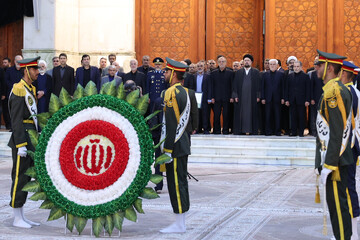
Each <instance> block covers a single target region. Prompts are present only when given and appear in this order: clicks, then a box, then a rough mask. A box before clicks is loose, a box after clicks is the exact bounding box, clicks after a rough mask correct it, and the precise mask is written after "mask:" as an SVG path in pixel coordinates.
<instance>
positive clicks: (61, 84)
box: [52, 53, 75, 96]
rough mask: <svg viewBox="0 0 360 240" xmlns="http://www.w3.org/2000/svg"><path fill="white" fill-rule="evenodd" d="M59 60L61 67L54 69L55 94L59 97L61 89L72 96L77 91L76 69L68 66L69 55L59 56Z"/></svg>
mask: <svg viewBox="0 0 360 240" xmlns="http://www.w3.org/2000/svg"><path fill="white" fill-rule="evenodd" d="M59 60H60V66H57V67H55V68H54V69H53V84H52V86H53V93H54V94H55V95H56V96H59V94H60V91H61V88H65V89H66V91H68V93H69V94H70V95H73V93H74V90H75V88H74V86H75V76H74V68H72V67H70V66H68V65H67V64H66V61H67V55H66V54H65V53H61V54H60V55H59Z"/></svg>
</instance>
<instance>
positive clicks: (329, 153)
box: [315, 51, 353, 239]
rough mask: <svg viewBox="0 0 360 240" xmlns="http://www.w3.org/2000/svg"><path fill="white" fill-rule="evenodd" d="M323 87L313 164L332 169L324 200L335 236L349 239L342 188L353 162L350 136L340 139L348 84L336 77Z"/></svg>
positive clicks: (328, 57) (343, 133)
mask: <svg viewBox="0 0 360 240" xmlns="http://www.w3.org/2000/svg"><path fill="white" fill-rule="evenodd" d="M319 54H320V58H319V61H320V62H321V61H322V62H325V64H328V62H331V63H335V64H338V63H337V61H336V59H338V60H339V59H342V58H339V56H337V55H335V57H333V55H327V54H326V53H323V52H320V51H319ZM341 63H342V60H341ZM325 69H326V67H325ZM324 76H325V73H324ZM323 78H324V77H323ZM323 90H324V93H323V95H322V96H321V98H320V101H319V106H318V114H319V115H318V119H319V118H320V119H322V121H318V120H317V129H318V137H317V138H316V156H315V168H317V169H319V172H320V171H321V169H322V168H323V167H325V168H327V169H330V170H332V172H331V173H330V174H329V175H328V177H327V180H326V201H327V205H328V208H329V213H330V219H331V224H332V228H333V232H334V235H335V237H336V239H350V237H351V234H352V230H351V216H350V213H349V207H348V202H347V193H346V188H347V177H348V170H347V166H348V165H350V164H352V163H353V157H352V152H351V146H350V140H349V141H346V142H345V143H344V141H343V139H345V136H346V135H347V134H350V129H348V127H349V126H348V122H349V121H348V119H349V118H348V117H349V114H351V111H352V110H351V106H352V97H351V93H350V91H349V90H348V88H347V87H346V86H344V85H343V84H342V83H341V82H340V81H339V78H334V79H331V80H329V81H328V82H327V83H326V84H325V86H324V87H323ZM350 116H351V115H350ZM323 124H326V125H327V126H328V130H329V132H330V134H329V133H327V132H326V130H325V132H324V129H323V128H322V126H321V125H323ZM327 134H329V135H328V136H329V138H328V143H325V144H326V146H327V147H326V149H327V150H326V155H325V156H324V160H323V161H324V162H323V165H322V163H321V162H322V159H321V151H320V150H321V149H322V143H321V142H320V139H321V137H322V135H327ZM319 138H320V139H319ZM342 145H343V146H342Z"/></svg>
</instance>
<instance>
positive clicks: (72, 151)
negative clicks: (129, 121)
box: [59, 120, 129, 190]
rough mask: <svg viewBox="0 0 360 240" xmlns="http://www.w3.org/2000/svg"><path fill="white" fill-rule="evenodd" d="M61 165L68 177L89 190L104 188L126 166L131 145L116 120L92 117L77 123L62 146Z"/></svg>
mask: <svg viewBox="0 0 360 240" xmlns="http://www.w3.org/2000/svg"><path fill="white" fill-rule="evenodd" d="M59 160H60V165H61V170H62V172H63V174H64V176H65V177H66V179H67V180H68V181H69V182H71V183H72V184H73V185H74V186H76V187H79V188H82V189H86V190H99V189H104V188H106V187H108V186H110V185H112V184H113V183H114V182H116V181H117V180H118V179H119V178H120V177H121V175H122V174H123V172H124V171H125V169H126V165H127V163H128V160H129V146H128V142H127V140H126V138H125V136H124V134H123V133H122V131H121V130H120V129H119V128H117V127H116V126H114V125H113V124H111V123H109V122H106V121H101V120H90V121H86V122H83V123H80V124H79V125H77V126H76V127H74V128H73V129H72V130H71V131H70V132H69V133H68V134H67V135H66V137H65V139H64V140H63V142H62V144H61V148H60V157H59Z"/></svg>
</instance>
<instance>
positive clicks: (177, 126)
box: [160, 58, 191, 233]
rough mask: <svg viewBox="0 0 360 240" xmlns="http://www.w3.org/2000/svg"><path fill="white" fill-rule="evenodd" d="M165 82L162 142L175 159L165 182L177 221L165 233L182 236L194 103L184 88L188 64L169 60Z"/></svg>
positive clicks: (170, 165)
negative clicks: (189, 131) (166, 87)
mask: <svg viewBox="0 0 360 240" xmlns="http://www.w3.org/2000/svg"><path fill="white" fill-rule="evenodd" d="M166 61H167V65H166V72H165V79H166V81H167V82H168V83H169V84H170V87H169V88H168V89H167V90H166V92H165V96H164V105H165V106H164V114H163V123H164V125H163V128H162V132H161V139H164V138H165V141H164V142H163V144H162V146H161V150H162V152H164V153H165V154H167V155H168V156H170V157H171V158H172V161H171V162H170V163H167V164H166V180H167V185H168V191H169V195H170V201H171V205H172V208H173V211H174V213H175V214H176V221H175V222H174V223H173V224H171V225H170V226H168V227H167V228H164V229H162V230H161V231H160V232H162V233H175V232H177V233H180V232H185V231H186V226H185V212H187V211H188V210H189V207H190V200H189V190H188V182H187V161H188V155H189V154H190V140H189V135H188V134H187V133H186V126H187V124H188V122H189V118H190V111H191V103H190V97H189V94H188V89H187V88H184V87H183V86H182V83H183V81H184V80H183V76H184V74H185V71H186V68H188V66H187V65H185V64H182V63H180V62H177V61H174V60H172V59H170V58H166Z"/></svg>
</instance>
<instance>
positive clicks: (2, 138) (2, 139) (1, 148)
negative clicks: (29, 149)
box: [0, 130, 11, 160]
mask: <svg viewBox="0 0 360 240" xmlns="http://www.w3.org/2000/svg"><path fill="white" fill-rule="evenodd" d="M10 136H11V132H8V131H3V130H2V131H0V160H5V159H9V160H11V148H9V147H8V142H9V139H10Z"/></svg>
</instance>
